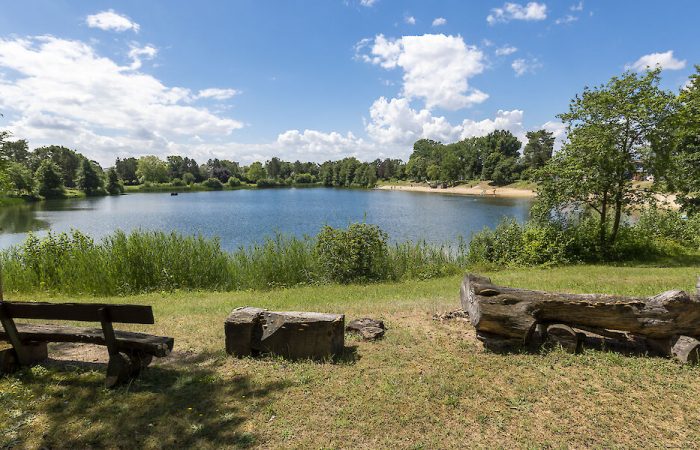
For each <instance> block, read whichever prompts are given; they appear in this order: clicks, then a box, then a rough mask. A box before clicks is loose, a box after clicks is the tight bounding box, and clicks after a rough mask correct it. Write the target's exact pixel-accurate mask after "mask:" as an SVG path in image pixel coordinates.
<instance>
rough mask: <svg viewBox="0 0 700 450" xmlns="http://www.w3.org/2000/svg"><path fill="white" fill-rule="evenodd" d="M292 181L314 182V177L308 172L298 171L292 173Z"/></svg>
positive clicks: (300, 182) (301, 182)
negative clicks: (294, 173)
mask: <svg viewBox="0 0 700 450" xmlns="http://www.w3.org/2000/svg"><path fill="white" fill-rule="evenodd" d="M294 182H295V183H297V184H311V183H315V182H316V178H315V177H314V176H313V175H311V174H310V173H298V174H296V175H294Z"/></svg>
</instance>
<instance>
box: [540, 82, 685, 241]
mask: <svg viewBox="0 0 700 450" xmlns="http://www.w3.org/2000/svg"><path fill="white" fill-rule="evenodd" d="M659 81H660V78H659V70H658V69H657V70H653V71H648V72H646V73H644V74H636V73H633V72H625V73H624V74H623V75H622V76H620V77H613V78H611V79H610V81H608V82H607V83H606V84H604V85H602V86H599V87H595V88H585V89H584V91H583V93H582V94H580V95H577V96H576V97H575V98H574V99H573V100H572V101H571V104H570V106H569V111H568V112H566V113H564V114H560V115H559V116H558V117H559V118H560V119H562V121H563V122H564V123H565V124H566V125H567V131H568V138H569V142H568V143H567V144H566V145H565V146H564V148H563V149H562V151H561V152H559V153H557V154H556V155H555V156H554V157H553V158H552V159H551V160H550V162H549V163H547V165H546V166H545V167H544V168H543V169H542V170H541V171H540V173H539V174H538V179H539V182H540V188H539V193H538V205H537V208H536V209H535V211H534V212H535V214H536V216H537V217H538V218H540V219H541V220H548V219H549V217H550V215H551V214H552V212H555V213H557V214H558V215H559V217H566V213H567V211H568V214H569V215H570V214H571V211H577V210H579V211H588V210H590V211H593V212H594V214H596V215H597V217H598V234H599V243H600V247H601V249H602V251H603V252H604V254H607V253H608V252H609V249H610V247H611V246H612V245H613V244H614V243H615V239H616V238H617V235H618V232H619V228H620V223H621V220H622V217H623V215H624V213H625V212H627V211H630V210H631V209H633V208H636V207H639V206H640V205H641V204H642V203H643V202H644V201H645V200H647V197H646V196H645V195H644V194H645V192H644V191H642V190H640V189H638V188H636V187H635V186H634V185H633V183H632V176H633V174H634V173H635V169H636V167H635V163H637V162H638V161H643V162H646V164H647V169H648V170H650V171H652V172H653V170H654V166H653V162H654V161H655V158H654V157H653V156H654V154H655V153H657V152H658V151H660V148H659V143H660V142H663V136H662V134H663V133H664V132H665V131H664V130H666V129H667V124H668V122H669V119H670V118H671V117H672V115H673V113H674V98H673V95H672V94H670V93H669V92H666V91H664V90H662V89H661V88H660V87H659ZM585 207H587V208H585ZM611 218H612V225H611V226H609V222H610V220H611Z"/></svg>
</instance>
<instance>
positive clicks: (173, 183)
mask: <svg viewBox="0 0 700 450" xmlns="http://www.w3.org/2000/svg"><path fill="white" fill-rule="evenodd" d="M184 185H185V182H184V181H182V180H181V179H180V178H173V181H171V182H170V186H178V187H179V186H184Z"/></svg>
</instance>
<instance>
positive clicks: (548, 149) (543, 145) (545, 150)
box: [523, 130, 554, 169]
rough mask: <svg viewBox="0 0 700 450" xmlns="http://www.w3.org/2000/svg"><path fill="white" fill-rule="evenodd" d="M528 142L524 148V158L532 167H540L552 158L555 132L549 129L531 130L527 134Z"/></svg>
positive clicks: (528, 165) (529, 166)
mask: <svg viewBox="0 0 700 450" xmlns="http://www.w3.org/2000/svg"><path fill="white" fill-rule="evenodd" d="M525 136H526V137H527V144H525V148H524V149H523V160H524V162H525V165H526V166H527V167H528V168H530V169H539V168H540V167H542V166H544V165H545V164H546V163H547V161H549V160H550V159H551V158H552V153H553V152H554V133H552V132H550V131H547V130H538V131H529V132H527V133H526V134H525Z"/></svg>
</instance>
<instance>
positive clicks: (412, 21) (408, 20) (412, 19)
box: [403, 16, 416, 25]
mask: <svg viewBox="0 0 700 450" xmlns="http://www.w3.org/2000/svg"><path fill="white" fill-rule="evenodd" d="M403 21H404V22H406V23H407V24H409V25H415V24H416V18H415V17H413V16H406V17H405V18H404V19H403Z"/></svg>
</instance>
